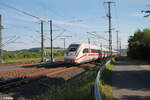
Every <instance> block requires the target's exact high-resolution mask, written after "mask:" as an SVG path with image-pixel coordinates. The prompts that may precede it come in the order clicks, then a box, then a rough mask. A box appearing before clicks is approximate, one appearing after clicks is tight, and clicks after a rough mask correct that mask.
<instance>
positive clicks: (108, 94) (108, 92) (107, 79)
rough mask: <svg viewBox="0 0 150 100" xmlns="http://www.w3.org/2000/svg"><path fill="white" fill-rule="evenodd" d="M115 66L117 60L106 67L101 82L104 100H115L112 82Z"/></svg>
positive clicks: (100, 86)
mask: <svg viewBox="0 0 150 100" xmlns="http://www.w3.org/2000/svg"><path fill="white" fill-rule="evenodd" d="M114 64H115V60H113V61H112V62H111V63H110V64H108V65H107V66H106V68H105V69H104V71H103V73H102V76H101V78H100V81H99V88H100V91H101V95H102V99H103V100H113V95H112V87H111V82H112V67H113V65H114Z"/></svg>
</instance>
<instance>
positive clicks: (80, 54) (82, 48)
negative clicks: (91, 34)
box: [64, 43, 115, 64]
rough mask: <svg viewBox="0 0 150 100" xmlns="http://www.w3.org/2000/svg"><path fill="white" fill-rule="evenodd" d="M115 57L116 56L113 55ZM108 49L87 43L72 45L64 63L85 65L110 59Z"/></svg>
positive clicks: (68, 49)
mask: <svg viewBox="0 0 150 100" xmlns="http://www.w3.org/2000/svg"><path fill="white" fill-rule="evenodd" d="M113 55H115V54H113ZM109 56H110V53H109V50H108V49H105V48H100V47H97V46H94V45H90V44H86V43H75V44H71V45H70V46H69V47H68V48H67V50H66V53H65V57H64V61H65V62H66V63H76V64H80V63H85V62H90V61H94V60H97V59H103V58H105V57H109Z"/></svg>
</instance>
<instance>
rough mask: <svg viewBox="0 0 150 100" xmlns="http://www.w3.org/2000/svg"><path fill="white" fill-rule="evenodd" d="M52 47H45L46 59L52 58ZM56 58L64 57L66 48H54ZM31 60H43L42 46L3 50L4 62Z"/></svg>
mask: <svg viewBox="0 0 150 100" xmlns="http://www.w3.org/2000/svg"><path fill="white" fill-rule="evenodd" d="M50 56H51V55H50V49H45V59H50ZM53 56H54V58H55V59H62V58H64V49H53ZM31 60H41V50H40V48H33V49H28V50H19V51H3V62H4V63H9V62H22V61H31Z"/></svg>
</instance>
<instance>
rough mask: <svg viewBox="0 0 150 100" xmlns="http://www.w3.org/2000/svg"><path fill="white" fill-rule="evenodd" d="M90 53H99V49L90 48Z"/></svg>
mask: <svg viewBox="0 0 150 100" xmlns="http://www.w3.org/2000/svg"><path fill="white" fill-rule="evenodd" d="M91 52H92V53H101V50H96V49H91Z"/></svg>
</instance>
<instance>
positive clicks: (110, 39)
mask: <svg viewBox="0 0 150 100" xmlns="http://www.w3.org/2000/svg"><path fill="white" fill-rule="evenodd" d="M104 3H107V4H108V15H107V17H108V24H109V29H108V32H109V51H110V56H111V59H112V32H111V30H112V28H111V18H112V17H111V6H110V5H111V4H112V3H115V2H110V1H109V2H104Z"/></svg>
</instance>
